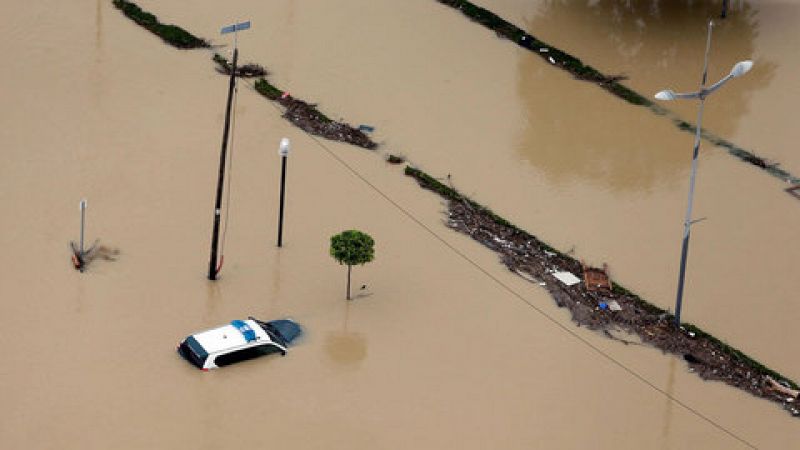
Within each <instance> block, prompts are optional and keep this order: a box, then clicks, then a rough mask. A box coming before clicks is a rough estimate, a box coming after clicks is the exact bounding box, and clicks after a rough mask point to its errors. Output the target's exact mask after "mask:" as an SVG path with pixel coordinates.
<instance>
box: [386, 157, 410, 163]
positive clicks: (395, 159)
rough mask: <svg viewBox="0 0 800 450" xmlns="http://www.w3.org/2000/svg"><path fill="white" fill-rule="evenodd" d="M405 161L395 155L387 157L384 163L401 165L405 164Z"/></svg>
mask: <svg viewBox="0 0 800 450" xmlns="http://www.w3.org/2000/svg"><path fill="white" fill-rule="evenodd" d="M405 160H406V159H405V158H403V157H402V156H397V155H389V156H388V157H387V158H386V161H387V162H388V163H389V164H402V163H403V162H405Z"/></svg>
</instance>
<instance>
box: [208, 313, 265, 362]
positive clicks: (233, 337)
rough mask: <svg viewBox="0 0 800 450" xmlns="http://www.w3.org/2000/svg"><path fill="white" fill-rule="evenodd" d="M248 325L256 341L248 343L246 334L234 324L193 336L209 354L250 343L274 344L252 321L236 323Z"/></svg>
mask: <svg viewBox="0 0 800 450" xmlns="http://www.w3.org/2000/svg"><path fill="white" fill-rule="evenodd" d="M234 322H239V324H240V326H241V324H242V323H243V324H245V325H247V326H248V327H249V328H250V329H251V330H252V331H253V332H254V334H255V340H252V341H248V340H247V339H246V338H245V334H244V333H243V332H242V331H240V328H237V327H236V326H234V324H228V325H223V326H221V327H217V328H212V329H210V330H206V331H202V332H200V333H195V334H193V335H192V336H193V337H194V338H195V340H196V341H197V342H198V343H199V344H200V345H202V346H203V349H205V351H206V352H208V353H209V354H211V353H217V352H221V351H223V350H229V349H232V348H235V347H242V346H245V345H246V344H248V343H256V342H257V343H272V342H273V341H272V340H271V339H270V338H269V335H268V334H267V333H266V332H265V331H264V329H263V328H261V327H260V326H259V325H258V324H257V323H255V322H254V321H252V320H242V321H234Z"/></svg>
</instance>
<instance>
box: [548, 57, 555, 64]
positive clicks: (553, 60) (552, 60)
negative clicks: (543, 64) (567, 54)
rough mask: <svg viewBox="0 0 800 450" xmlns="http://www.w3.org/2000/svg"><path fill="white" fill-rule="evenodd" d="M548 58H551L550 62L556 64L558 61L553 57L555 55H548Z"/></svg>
mask: <svg viewBox="0 0 800 450" xmlns="http://www.w3.org/2000/svg"><path fill="white" fill-rule="evenodd" d="M547 59H549V60H550V64H555V63H556V60H555V59H553V57H552V56H548V57H547Z"/></svg>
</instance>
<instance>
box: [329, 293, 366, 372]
mask: <svg viewBox="0 0 800 450" xmlns="http://www.w3.org/2000/svg"><path fill="white" fill-rule="evenodd" d="M350 303H351V302H350V301H348V302H346V303H345V309H344V324H343V326H342V331H335V332H332V333H329V334H328V337H327V339H326V340H325V351H326V352H327V353H328V357H330V359H331V360H332V361H333V362H335V363H337V364H340V365H343V366H354V365H355V364H357V363H359V362H361V361H362V360H363V359H364V358H365V357H366V356H367V339H366V337H364V335H362V334H361V333H355V332H352V331H348V329H347V326H348V319H349V316H350Z"/></svg>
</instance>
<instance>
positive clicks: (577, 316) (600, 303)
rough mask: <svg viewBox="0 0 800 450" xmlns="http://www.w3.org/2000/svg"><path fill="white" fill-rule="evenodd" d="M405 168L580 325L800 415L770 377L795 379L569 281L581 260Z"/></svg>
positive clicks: (624, 298)
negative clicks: (670, 357) (564, 276)
mask: <svg viewBox="0 0 800 450" xmlns="http://www.w3.org/2000/svg"><path fill="white" fill-rule="evenodd" d="M405 173H406V175H408V176H410V177H412V178H414V179H415V180H417V182H418V183H419V184H420V186H422V187H423V188H425V189H429V190H432V191H434V192H436V193H437V194H439V195H441V196H442V197H444V198H445V199H447V200H448V219H447V222H446V223H447V226H448V227H450V228H452V229H454V230H456V231H459V232H461V233H464V234H467V235H469V236H471V237H472V238H473V239H475V240H476V241H478V242H480V243H481V244H483V245H484V246H486V247H488V248H490V249H491V250H493V251H495V252H496V253H498V254H499V256H500V260H501V261H502V262H503V264H505V265H506V267H508V269H509V270H511V271H512V272H514V273H516V274H517V275H519V276H521V277H522V278H525V279H526V280H528V281H531V282H534V283H537V284H539V285H540V286H543V287H544V288H545V289H547V291H548V292H549V293H550V296H551V297H552V298H553V300H554V301H555V303H556V304H557V305H558V306H559V307H560V308H567V309H568V310H569V311H570V313H571V316H572V320H573V321H574V322H575V323H576V324H578V326H586V327H588V328H590V329H592V330H596V331H600V332H602V333H603V334H604V335H606V336H607V337H609V338H612V339H615V340H619V341H621V342H623V343H625V344H626V345H627V344H631V343H639V342H637V341H635V340H630V339H631V338H633V339H635V337H638V339H640V340H641V342H643V343H645V344H648V345H651V346H653V347H656V348H658V349H660V350H661V351H663V352H664V353H672V354H675V355H678V356H680V357H682V358H683V359H684V360H685V361H686V362H687V364H688V366H689V370H690V371H692V372H694V373H696V374H697V375H699V376H700V377H701V378H703V379H704V380H716V381H722V382H724V383H726V384H728V385H731V386H734V387H736V388H739V389H741V390H744V391H746V392H749V393H750V394H752V395H754V396H756V397H760V398H765V399H768V400H771V401H773V402H776V403H778V404H780V405H781V406H782V407H784V408H785V409H786V410H787V411H788V412H789V413H790V414H791V415H792V416H795V417H800V399H798V398H797V396H796V395H795V396H794V397H790V396H787V395H786V393H785V392H782V391H781V390H780V389H775V387H774V384H773V383H772V382H770V378H772V379H775V380H780V381H781V384H782V385H783V386H784V387H785V388H787V389H795V390H796V389H798V386H797V384H796V383H795V382H793V381H791V380H789V379H788V378H786V377H784V376H782V375H781V374H779V373H777V372H775V371H773V370H771V369H769V368H767V367H765V366H764V365H762V364H761V363H759V362H758V361H756V360H754V359H752V358H750V357H749V356H747V355H746V354H744V353H742V352H741V351H739V350H737V349H735V348H733V347H731V346H729V345H727V344H725V343H724V342H722V341H720V340H719V339H716V338H714V337H713V336H711V335H709V334H708V333H706V332H704V331H703V330H701V329H699V328H698V327H696V326H694V325H691V324H688V323H684V324H683V326H681V327H680V328H679V327H676V326H675V325H674V317H673V316H672V315H671V314H669V312H667V311H664V310H662V309H660V308H658V307H656V306H654V305H652V304H650V303H648V302H646V301H645V300H643V299H641V298H640V297H639V296H637V295H636V294H634V293H632V292H630V291H628V290H627V289H625V288H624V287H622V286H620V285H618V284H616V283H611V289H597V288H593V289H590V288H589V287H587V285H586V282H585V281H583V282H579V283H577V284H573V285H570V286H568V285H566V284H565V283H563V282H562V281H560V280H559V279H558V278H556V276H555V274H556V273H558V272H570V273H572V274H573V275H576V276H577V277H580V278H582V274H583V271H584V266H583V265H582V263H581V262H580V261H578V260H576V259H575V258H573V257H571V256H569V255H567V254H564V253H562V252H559V251H558V250H556V249H554V248H552V247H550V246H549V245H547V244H546V243H544V242H542V241H540V240H539V239H537V238H536V237H535V236H533V235H531V234H529V233H527V232H525V231H523V230H520V229H519V228H517V227H515V226H514V225H513V224H511V223H509V222H508V221H506V220H505V219H503V218H501V217H499V216H497V215H496V214H495V213H493V212H492V211H491V210H489V209H487V208H485V207H483V206H481V205H480V204H478V203H476V202H474V201H472V200H470V199H468V198H466V197H464V196H462V195H461V194H460V193H459V192H457V191H456V190H454V189H452V188H450V187H448V186H445V185H443V184H442V183H440V182H439V181H437V180H436V179H434V178H433V177H430V176H429V175H427V174H425V173H424V172H422V171H420V170H417V169H414V168H411V167H410V166H407V167H406V169H405ZM610 305H613V307H610Z"/></svg>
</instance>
